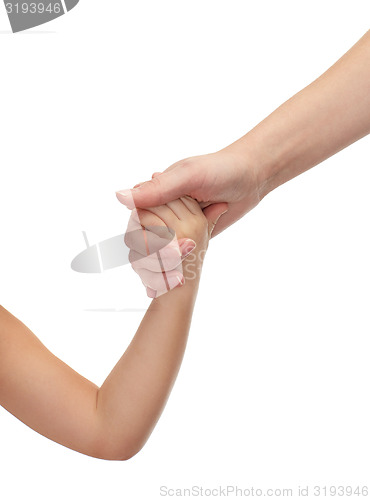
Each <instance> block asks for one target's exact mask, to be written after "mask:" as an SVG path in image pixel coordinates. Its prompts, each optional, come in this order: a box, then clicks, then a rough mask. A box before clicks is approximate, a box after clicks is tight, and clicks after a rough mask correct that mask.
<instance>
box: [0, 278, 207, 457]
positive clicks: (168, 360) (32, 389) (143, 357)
mask: <svg viewBox="0 0 370 500" xmlns="http://www.w3.org/2000/svg"><path fill="white" fill-rule="evenodd" d="M197 283H198V281H197V280H194V281H189V283H186V284H185V285H183V287H181V288H178V289H175V290H173V291H172V292H171V293H168V294H166V295H163V296H162V297H160V298H158V299H155V300H154V301H153V302H152V304H151V306H150V307H149V310H148V311H147V313H146V315H145V317H144V319H143V321H142V323H141V325H140V327H139V329H138V331H137V333H136V335H135V337H134V339H133V340H132V342H131V344H130V346H129V347H128V349H127V351H126V352H125V353H124V354H123V356H122V358H121V359H120V361H119V362H118V363H117V365H116V366H115V367H114V369H113V370H112V372H111V373H110V375H109V376H108V377H107V379H106V381H105V382H104V383H103V385H102V387H101V388H100V389H99V388H98V387H97V386H96V385H95V384H93V383H92V382H90V381H89V380H87V379H86V378H84V377H82V376H81V375H80V374H78V373H77V372H75V371H74V370H73V369H72V368H71V367H69V366H68V365H66V364H65V363H64V362H63V361H61V360H60V359H58V358H57V357H56V356H54V355H53V354H52V353H51V352H50V351H49V350H48V349H47V348H46V347H45V346H44V345H43V344H42V343H41V342H40V341H39V340H38V339H37V337H36V336H35V335H34V334H33V333H32V332H31V331H30V330H29V329H28V328H27V327H26V326H25V325H24V324H23V323H21V322H20V321H19V320H18V319H16V318H15V317H14V316H12V315H11V314H10V313H8V312H7V311H6V310H5V309H4V308H1V307H0V404H1V405H2V406H3V407H4V408H6V409H7V410H8V411H9V412H11V413H12V414H13V415H15V416H16V417H17V418H19V420H21V421H22V422H24V423H25V424H26V425H28V426H29V427H31V428H32V429H34V430H35V431H37V432H39V433H40V434H42V435H44V436H46V437H48V438H49V439H51V440H53V441H56V442H57V443H60V444H62V445H64V446H66V447H68V448H71V449H73V450H75V451H79V452H81V453H84V454H86V455H90V456H93V457H96V458H102V459H108V460H125V459H128V458H130V457H132V456H133V455H134V454H135V453H137V452H138V451H139V450H140V448H141V447H142V446H143V444H144V443H145V441H146V439H147V438H148V436H149V435H150V433H151V431H152V429H153V427H154V426H155V423H156V421H157V420H158V418H159V416H160V413H161V411H162V409H163V407H164V405H165V402H166V400H167V397H168V395H169V393H170V391H171V388H172V385H173V383H174V381H175V378H176V375H177V372H178V369H179V366H180V363H181V360H182V357H183V353H184V349H185V346H186V340H187V336H188V332H189V326H190V320H191V314H192V310H193V306H194V300H195V296H196V291H197Z"/></svg>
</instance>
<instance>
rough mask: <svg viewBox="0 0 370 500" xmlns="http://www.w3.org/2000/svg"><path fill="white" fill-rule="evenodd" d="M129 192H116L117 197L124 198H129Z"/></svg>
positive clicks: (124, 190) (127, 190)
mask: <svg viewBox="0 0 370 500" xmlns="http://www.w3.org/2000/svg"><path fill="white" fill-rule="evenodd" d="M130 194H131V190H130V189H122V191H116V195H117V196H123V197H124V198H125V197H126V196H130Z"/></svg>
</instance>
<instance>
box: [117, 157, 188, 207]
mask: <svg viewBox="0 0 370 500" xmlns="http://www.w3.org/2000/svg"><path fill="white" fill-rule="evenodd" d="M189 175H190V172H187V171H186V170H185V169H182V168H181V167H175V168H173V169H172V170H169V171H168V172H163V174H161V175H157V176H155V177H154V178H153V179H152V180H150V181H148V182H144V183H143V184H141V185H140V186H138V187H137V188H134V189H124V190H122V191H117V192H116V196H117V198H118V200H119V201H120V202H121V203H122V204H123V205H126V207H127V208H130V209H133V208H135V207H140V208H148V207H158V206H160V205H164V204H165V203H168V202H170V201H173V200H176V199H177V198H180V197H181V196H184V195H187V194H189V193H188V191H189V184H190V181H191V176H190V179H189Z"/></svg>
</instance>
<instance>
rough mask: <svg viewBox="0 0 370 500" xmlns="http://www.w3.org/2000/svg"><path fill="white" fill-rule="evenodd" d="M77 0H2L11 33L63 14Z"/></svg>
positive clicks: (46, 21)
mask: <svg viewBox="0 0 370 500" xmlns="http://www.w3.org/2000/svg"><path fill="white" fill-rule="evenodd" d="M78 2H79V0H42V1H38V2H34V1H30V0H27V1H23V2H22V1H17V0H4V4H5V8H6V12H7V14H8V18H9V21H10V25H11V27H12V30H13V33H16V32H18V31H24V30H28V29H30V28H34V27H35V26H40V24H45V23H48V22H49V21H52V20H53V19H56V18H57V17H60V16H63V14H66V13H67V12H69V11H70V10H72V9H73V8H74V7H76V5H77V4H78Z"/></svg>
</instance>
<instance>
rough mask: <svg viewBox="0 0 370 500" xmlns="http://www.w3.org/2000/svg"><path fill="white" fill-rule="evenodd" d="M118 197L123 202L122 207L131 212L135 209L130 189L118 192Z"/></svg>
mask: <svg viewBox="0 0 370 500" xmlns="http://www.w3.org/2000/svg"><path fill="white" fill-rule="evenodd" d="M116 196H117V199H118V201H119V202H121V203H122V205H125V206H126V207H127V208H129V209H130V210H132V209H133V208H135V202H134V198H133V196H132V192H131V190H130V189H123V190H122V191H116Z"/></svg>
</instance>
